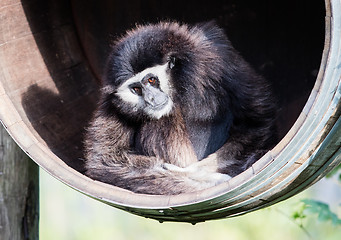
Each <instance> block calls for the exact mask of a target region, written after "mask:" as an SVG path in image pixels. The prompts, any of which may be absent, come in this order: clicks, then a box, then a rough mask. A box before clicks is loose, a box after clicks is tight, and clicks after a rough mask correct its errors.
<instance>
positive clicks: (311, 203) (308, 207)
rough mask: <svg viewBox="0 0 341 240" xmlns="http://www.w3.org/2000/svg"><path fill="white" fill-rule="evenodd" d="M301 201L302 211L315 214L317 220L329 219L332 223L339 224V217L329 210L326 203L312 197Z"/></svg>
mask: <svg viewBox="0 0 341 240" xmlns="http://www.w3.org/2000/svg"><path fill="white" fill-rule="evenodd" d="M301 202H302V203H304V207H303V208H304V210H303V213H305V214H317V219H318V220H319V221H323V222H326V221H329V220H330V221H331V222H332V224H333V225H341V219H339V218H338V216H337V215H336V214H335V213H333V212H332V211H331V210H330V208H329V205H328V204H326V203H323V202H320V201H316V200H313V199H304V200H301Z"/></svg>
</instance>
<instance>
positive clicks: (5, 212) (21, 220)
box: [0, 124, 39, 240]
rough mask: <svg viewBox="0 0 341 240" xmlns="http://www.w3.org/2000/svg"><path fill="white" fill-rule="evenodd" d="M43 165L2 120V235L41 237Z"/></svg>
mask: <svg viewBox="0 0 341 240" xmlns="http://www.w3.org/2000/svg"><path fill="white" fill-rule="evenodd" d="M38 174H39V169H38V166H37V165H36V164H35V163H34V162H33V161H32V160H31V159H30V158H29V157H28V156H27V155H26V154H25V153H24V152H23V151H22V150H21V149H20V148H19V147H18V146H17V144H16V143H15V142H14V141H13V139H12V138H11V137H10V136H9V135H8V133H7V132H6V131H5V129H4V128H3V127H2V126H1V124H0V239H1V240H36V239H39V228H38V223H39V175H38Z"/></svg>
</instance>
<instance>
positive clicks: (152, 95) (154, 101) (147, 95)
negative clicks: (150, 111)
mask: <svg viewBox="0 0 341 240" xmlns="http://www.w3.org/2000/svg"><path fill="white" fill-rule="evenodd" d="M143 98H144V100H145V101H146V103H148V104H149V105H151V106H153V107H159V106H163V105H164V104H165V103H167V101H168V96H167V94H165V93H164V92H162V91H161V89H160V88H156V87H153V86H151V85H150V84H147V85H146V86H144V91H143Z"/></svg>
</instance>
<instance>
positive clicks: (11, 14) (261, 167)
mask: <svg viewBox="0 0 341 240" xmlns="http://www.w3.org/2000/svg"><path fill="white" fill-rule="evenodd" d="M139 2H140V1H134V0H130V1H128V0H126V1H111V0H110V1H100V2H98V1H86V2H85V3H84V1H81V0H73V1H70V0H58V1H57V0H55V1H53V0H21V1H20V0H2V1H1V2H0V19H1V20H0V120H1V122H2V124H3V125H4V126H5V128H6V129H7V131H8V132H9V133H10V134H11V136H12V137H13V139H14V140H15V141H16V142H17V143H18V144H19V146H20V147H21V148H22V149H23V151H25V152H26V153H27V154H28V155H29V156H30V157H31V158H32V159H33V160H34V161H35V162H36V163H37V164H39V166H40V167H41V168H43V169H44V170H46V171H47V172H49V173H50V174H51V175H52V176H54V177H56V178H57V179H59V180H60V181H62V182H64V183H65V184H67V185H69V186H70V187H72V188H74V189H76V190H78V191H80V192H82V193H84V194H86V195H89V196H91V197H93V198H96V199H98V200H100V201H102V202H104V203H107V204H110V205H112V206H114V207H117V208H120V209H123V210H126V211H129V212H131V213H134V214H137V215H141V216H145V217H148V218H154V219H157V220H159V221H183V222H191V223H196V222H200V221H205V220H209V219H217V218H224V217H231V216H236V215H240V214H243V213H247V212H250V211H253V210H256V209H259V208H262V207H266V206H269V205H271V204H274V203H276V202H279V201H281V200H284V199H286V198H289V197H291V196H293V195H295V194H297V193H299V192H300V191H302V190H304V189H306V188H307V187H309V186H310V185H311V184H313V183H314V182H316V181H318V180H319V179H321V178H322V177H323V176H324V175H325V174H326V173H328V172H329V171H330V170H331V169H332V168H333V167H335V166H336V165H338V164H339V163H340V162H341V155H340V142H341V127H340V124H341V122H340V121H341V120H340V118H339V116H340V112H341V101H340V96H341V84H340V76H341V54H340V52H341V2H340V1H338V0H326V1H325V2H323V1H314V3H311V1H308V0H302V1H299V2H297V1H285V2H286V3H283V2H282V3H281V5H279V4H276V3H272V2H271V3H270V2H269V1H243V3H239V2H238V1H235V0H231V1H225V3H221V1H210V3H209V4H208V3H200V1H199V2H198V1H195V4H194V2H193V1H188V2H186V3H183V1H182V5H181V6H182V8H181V9H179V8H178V7H177V6H179V4H175V3H174V1H171V2H167V3H165V5H164V6H163V5H162V6H161V3H158V1H152V0H150V1H145V2H144V4H143V5H141V4H140V3H139ZM245 2H247V3H245ZM205 4H206V5H205ZM159 5H160V6H159ZM323 5H325V10H324V9H323ZM193 6H196V7H193ZM321 6H322V7H321ZM194 8H195V9H194ZM194 10H196V11H194ZM286 10H287V12H286ZM310 10H311V11H310ZM314 11H317V12H316V14H315V12H314ZM310 12H312V13H311V14H310ZM309 14H310V15H309ZM162 18H165V19H167V18H170V19H178V20H180V21H186V22H190V23H191V22H199V21H205V20H209V19H212V18H216V19H217V21H218V23H219V24H221V25H223V26H224V27H225V29H226V31H227V32H228V33H229V36H230V39H231V41H232V43H233V44H234V45H235V47H236V48H237V49H238V50H239V51H241V53H242V54H243V55H244V56H245V57H246V59H247V60H248V61H250V62H251V64H252V65H254V66H255V67H256V68H257V69H258V70H259V71H260V72H261V73H262V74H264V75H265V76H266V77H267V78H268V79H269V80H270V81H272V83H273V85H274V89H275V92H276V93H278V94H279V96H280V97H279V99H280V102H281V108H282V111H281V116H280V118H279V123H278V125H279V129H280V134H281V137H282V138H281V140H280V142H279V143H278V144H277V145H276V146H275V148H274V149H272V150H271V151H270V152H268V153H267V154H266V155H265V156H263V157H262V158H261V159H260V160H259V161H257V162H256V163H255V164H254V165H253V166H252V167H251V168H250V169H248V170H247V171H245V172H243V173H242V174H240V175H238V176H236V177H234V178H233V179H231V180H230V181H229V182H226V183H223V184H220V185H218V186H216V187H213V188H210V189H207V190H204V191H200V192H195V193H188V194H181V195H176V196H152V195H143V194H135V193H132V192H129V191H127V190H124V189H120V188H117V187H114V186H111V185H108V184H104V183H101V182H98V181H93V180H91V179H89V178H88V177H86V176H85V175H83V174H82V171H83V170H84V169H83V155H82V139H83V134H84V127H85V126H86V125H87V123H88V121H89V119H90V117H91V114H92V112H93V111H94V108H95V104H96V100H97V97H98V86H99V82H100V78H101V76H102V69H103V67H102V66H103V63H104V61H105V58H106V56H107V53H108V49H109V47H110V41H111V40H110V39H112V38H115V37H116V36H119V35H120V34H121V33H122V32H123V31H124V30H125V29H127V28H128V27H131V26H133V25H134V23H135V22H144V21H158V20H160V19H162ZM319 23H321V24H320V25H319ZM255 24H257V26H256V25H255ZM290 24H291V25H290ZM315 24H316V25H315ZM288 25H290V26H293V27H287V28H286V26H288ZM321 26H322V28H321ZM296 27H297V28H296ZM293 29H296V30H295V31H294V32H293ZM294 34H296V35H295V36H293V35H294ZM324 36H325V37H324ZM323 41H324V45H323ZM250 42H252V44H250ZM255 42H256V44H255ZM314 44H316V46H315V45H314ZM316 62H317V63H316ZM316 65H317V66H316ZM283 89H285V91H284V90H283ZM303 106H304V107H303Z"/></svg>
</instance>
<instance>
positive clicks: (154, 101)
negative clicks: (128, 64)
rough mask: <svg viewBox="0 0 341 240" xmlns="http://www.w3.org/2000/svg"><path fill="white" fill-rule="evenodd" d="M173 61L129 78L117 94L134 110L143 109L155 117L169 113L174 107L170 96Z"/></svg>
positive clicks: (158, 117)
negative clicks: (170, 72)
mask: <svg viewBox="0 0 341 240" xmlns="http://www.w3.org/2000/svg"><path fill="white" fill-rule="evenodd" d="M171 68H172V63H171V62H167V63H165V64H163V65H155V66H153V67H150V68H146V69H144V70H143V71H141V72H139V73H137V74H135V75H134V76H133V77H131V78H129V79H127V80H126V81H125V82H123V83H122V85H121V86H119V87H118V89H117V91H116V95H117V96H118V97H119V98H120V99H121V100H122V101H123V102H125V103H127V104H129V105H131V107H132V111H133V112H137V111H141V110H142V111H143V112H144V113H145V114H146V115H148V116H149V117H151V118H154V119H160V118H161V117H163V116H166V115H168V114H169V113H170V112H171V110H172V107H173V101H172V99H171V97H170V95H171V86H170V75H169V71H170V69H171Z"/></svg>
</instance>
